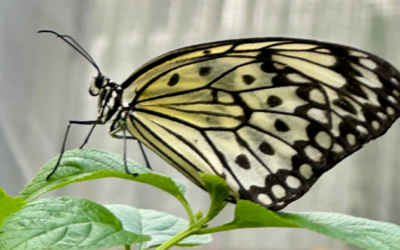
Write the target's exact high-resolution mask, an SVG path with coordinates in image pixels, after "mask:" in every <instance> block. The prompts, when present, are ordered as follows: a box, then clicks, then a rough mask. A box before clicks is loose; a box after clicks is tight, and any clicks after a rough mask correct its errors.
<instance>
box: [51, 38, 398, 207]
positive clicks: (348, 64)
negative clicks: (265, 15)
mask: <svg viewBox="0 0 400 250" xmlns="http://www.w3.org/2000/svg"><path fill="white" fill-rule="evenodd" d="M44 32H52V31H44ZM52 33H54V34H56V35H58V36H59V37H61V38H63V39H64V40H65V41H67V42H69V43H70V41H73V40H72V39H71V38H70V37H68V36H60V35H59V34H57V33H55V32H52ZM67 39H68V40H67ZM73 42H74V44H71V43H70V44H71V45H72V46H74V45H75V46H74V47H75V48H76V49H77V50H78V51H79V52H80V53H81V54H83V55H84V56H85V57H86V58H87V59H88V60H89V61H90V62H91V63H92V64H93V65H94V66H95V67H96V69H98V67H97V65H96V64H95V63H94V61H93V59H92V58H91V57H90V56H89V55H88V54H87V53H86V52H85V51H84V50H83V49H82V48H81V47H80V46H79V45H77V44H76V43H75V41H73ZM76 46H78V47H79V49H78V48H77V47H76ZM98 72H99V74H98V76H97V77H96V78H95V79H94V81H93V83H92V85H91V87H90V93H91V95H93V96H97V95H98V96H99V102H98V108H99V114H98V120H97V121H92V122H86V124H87V123H90V124H105V123H107V122H108V123H110V131H109V133H110V134H111V135H112V136H114V137H119V138H121V136H118V135H117V133H120V132H125V131H128V132H129V133H130V134H131V135H132V137H129V138H136V139H138V140H139V141H140V142H142V143H144V144H145V145H146V146H147V147H149V148H150V149H152V150H153V151H154V152H156V153H157V154H159V155H160V156H161V157H163V158H164V159H165V160H166V161H167V162H169V163H170V164H171V165H172V166H174V167H175V168H177V169H178V170H179V171H180V172H182V173H183V174H184V175H186V176H187V177H188V178H189V179H191V180H192V181H193V182H194V183H196V184H197V185H198V186H200V187H202V186H203V185H202V182H201V178H200V176H199V174H198V172H204V173H207V174H214V175H218V176H221V177H222V178H224V179H225V180H226V182H227V183H228V186H229V189H230V192H231V197H230V201H232V202H235V201H236V200H238V199H246V200H251V201H253V202H256V203H259V204H261V205H263V206H265V207H267V208H269V209H271V210H280V209H282V208H284V207H285V206H286V205H288V204H289V203H290V202H292V201H294V200H296V199H298V198H300V197H301V196H302V195H303V194H304V193H306V192H307V191H308V190H309V189H310V187H311V186H312V185H313V184H314V183H315V182H316V181H317V179H318V178H319V177H320V176H321V175H322V174H323V173H325V172H326V171H328V170H329V169H331V168H332V167H333V166H335V165H336V164H337V163H338V162H340V161H341V160H343V159H344V158H345V157H347V156H349V155H350V154H352V153H353V152H355V151H356V150H358V149H360V147H361V146H362V145H364V144H365V143H367V142H368V141H370V140H371V139H374V138H377V137H378V136H380V135H382V134H383V133H385V132H386V130H387V129H388V128H389V127H390V126H391V124H392V123H393V122H394V121H395V120H396V119H397V118H398V116H399V113H400V104H399V101H400V92H399V91H400V73H399V72H398V71H397V70H396V69H395V68H394V67H393V66H392V65H390V64H389V63H388V62H386V61H384V60H382V59H380V58H379V57H377V56H375V55H372V54H370V53H367V52H364V51H360V50H358V49H355V48H350V47H347V46H342V45H337V44H331V43H325V42H319V41H312V40H302V39H293V38H254V39H237V40H228V41H220V42H214V43H207V44H201V45H195V46H190V47H186V48H183V49H178V50H175V51H172V52H170V53H167V54H165V55H162V56H160V57H158V58H156V59H154V60H152V61H150V62H149V63H147V64H145V65H144V66H142V67H141V68H139V69H138V70H137V71H136V72H134V73H133V74H132V75H131V76H130V77H128V79H127V80H126V81H124V82H123V83H122V84H121V85H118V84H116V83H114V82H113V81H112V80H110V79H109V78H107V77H105V76H103V75H102V74H101V73H100V71H99V70H98ZM72 123H81V124H82V123H85V122H72Z"/></svg>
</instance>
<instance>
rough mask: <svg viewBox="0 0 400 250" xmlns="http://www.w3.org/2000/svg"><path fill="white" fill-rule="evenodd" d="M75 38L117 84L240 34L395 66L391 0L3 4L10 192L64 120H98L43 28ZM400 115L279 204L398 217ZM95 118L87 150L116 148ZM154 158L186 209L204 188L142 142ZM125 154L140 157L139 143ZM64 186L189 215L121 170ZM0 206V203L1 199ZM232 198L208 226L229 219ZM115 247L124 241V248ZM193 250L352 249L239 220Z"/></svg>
mask: <svg viewBox="0 0 400 250" xmlns="http://www.w3.org/2000/svg"><path fill="white" fill-rule="evenodd" d="M40 29H52V30H55V31H57V32H59V33H61V34H68V35H71V36H73V37H74V38H75V39H76V40H77V41H78V42H79V43H80V44H81V45H82V46H83V47H84V48H85V49H86V50H87V51H88V52H89V53H90V54H91V55H92V57H93V58H94V59H95V60H96V62H97V64H98V65H99V66H100V68H101V70H102V72H103V73H104V74H105V75H106V76H108V77H110V78H112V79H113V80H115V81H116V82H122V81H123V80H125V78H127V77H128V76H129V75H130V74H131V73H132V72H133V71H134V70H135V69H136V68H138V67H139V66H140V65H142V64H143V63H145V62H146V61H148V60H150V59H152V58H154V57H156V56H158V55H160V54H162V53H165V52H168V51H170V50H173V49H176V48H179V47H183V46H188V45H193V44H197V43H203V42H211V41H216V40H223V39H234V38H244V37H265V36H269V37H277V36H285V37H298V38H308V39H316V40H325V41H330V42H335V43H341V44H345V45H350V46H354V47H358V48H361V49H364V50H367V51H370V52H373V53H375V54H377V55H379V56H381V57H383V58H385V59H387V60H388V61H389V62H391V63H392V64H393V65H394V66H396V67H397V68H400V49H399V47H400V1H399V0H365V1H360V0H335V1H332V0H329V1H328V0H291V1H289V0H280V1H277V0H192V1H184V0H147V1H139V0H137V1H133V0H119V1H100V0H98V1H78V0H60V1H50V0H41V1H39V0H31V1H16V0H2V1H0V79H1V80H0V164H1V165H0V186H2V187H3V188H4V189H5V191H6V192H7V193H9V194H10V195H13V196H15V195H18V192H19V191H20V190H21V189H22V188H23V187H24V185H25V184H26V183H27V182H28V181H29V180H30V179H32V178H33V177H34V175H35V173H36V172H37V171H38V170H39V168H40V167H41V166H43V165H44V164H45V163H46V162H47V161H49V160H50V159H51V158H52V157H55V156H56V155H57V154H58V153H59V150H60V148H61V144H62V140H63V136H64V132H65V129H66V126H67V124H68V120H95V119H96V115H97V108H96V105H97V99H96V98H93V97H91V96H90V95H89V94H88V88H89V82H90V81H91V79H92V77H93V76H95V75H96V71H95V70H94V68H93V67H92V66H91V65H90V64H89V63H88V62H87V61H85V60H84V59H83V57H82V56H80V55H79V54H78V53H76V52H75V51H74V50H73V49H71V48H70V47H69V46H68V45H66V44H65V43H63V42H62V41H61V40H60V39H56V38H55V36H53V35H50V34H38V33H37V31H38V30H40ZM89 129H90V128H89V126H72V129H71V131H70V136H69V138H68V143H67V149H73V148H77V147H79V146H80V144H81V143H82V142H83V140H84V138H85V136H86V135H87V133H88V131H89ZM399 129H400V123H399V122H397V123H395V124H394V125H393V127H392V128H391V129H390V130H389V131H388V132H387V133H386V134H385V135H384V136H383V137H381V138H380V139H378V140H375V141H373V142H371V143H369V144H368V145H367V146H366V147H365V148H363V149H362V150H361V151H359V152H357V153H355V154H354V155H352V156H351V157H349V158H347V159H346V160H344V161H343V162H341V163H340V164H339V165H337V166H336V167H335V168H334V169H332V170H331V171H329V172H328V173H326V174H325V175H324V176H323V177H322V178H321V179H320V180H319V181H318V182H317V183H316V185H315V186H314V187H313V188H312V189H311V190H310V191H309V192H308V193H307V194H306V195H305V196H304V197H303V198H301V199H300V200H298V201H296V202H294V203H292V204H291V205H289V206H288V207H287V208H286V209H285V211H304V212H306V211H322V212H336V213H346V214H350V215H354V216H359V217H365V218H369V219H374V220H381V221H387V222H392V223H396V224H400V214H399V212H398V211H400V194H399V190H400V166H399V163H400V154H399V150H400V130H399ZM107 130H108V128H107V126H98V127H97V128H96V130H95V132H94V133H93V135H92V137H91V140H90V142H89V144H88V145H87V147H91V148H96V149H102V150H108V151H113V152H116V153H121V154H122V146H123V145H122V144H123V142H122V140H116V139H112V138H111V137H110V136H109V135H108V134H107ZM148 156H149V158H150V161H151V165H152V167H153V168H154V169H155V171H157V172H161V173H164V174H166V175H168V176H171V177H173V178H175V179H178V180H179V181H181V182H183V183H185V184H186V185H187V186H188V187H189V190H188V192H187V198H188V200H189V202H190V204H191V205H192V207H193V209H194V210H197V209H198V208H201V209H202V210H203V211H206V209H207V207H208V195H207V193H205V192H204V191H202V190H200V189H199V188H198V187H197V186H195V185H194V184H192V183H190V182H189V181H188V180H187V179H186V178H185V177H184V176H182V175H181V174H180V173H179V172H177V171H176V170H175V169H174V168H172V167H171V166H169V165H168V164H167V163H165V162H164V161H163V160H162V159H161V158H160V157H158V156H157V155H155V154H153V153H152V152H150V150H148ZM128 157H129V158H130V159H133V160H135V161H137V162H140V163H144V160H143V157H142V155H141V153H140V151H139V149H138V146H137V143H136V142H135V141H130V142H129V143H128ZM56 195H60V196H61V195H69V196H79V197H85V198H89V199H92V200H94V201H96V202H99V203H102V204H127V205H132V206H136V207H139V208H146V209H155V210H161V211H164V212H167V213H172V214H175V215H178V216H181V217H183V218H185V215H186V214H185V212H184V210H183V208H181V206H180V204H179V203H178V202H177V201H176V200H175V199H174V198H173V197H171V196H169V195H168V194H166V193H163V192H162V191H159V190H156V189H155V188H152V187H150V186H146V185H143V184H138V183H133V182H131V181H125V180H120V179H102V180H96V181H89V182H83V183H77V184H72V185H69V186H67V187H65V188H62V189H59V190H57V191H53V192H52V193H50V194H49V195H48V196H56ZM0 206H1V204H0ZM233 209H234V206H233V205H228V206H227V208H226V209H225V210H224V211H223V212H222V213H221V215H220V216H219V217H218V218H217V220H216V223H223V222H228V221H229V220H230V219H232V217H233ZM121 249H122V248H121ZM195 249H199V250H200V249H209V250H214V249H215V250H217V249H221V250H222V249H235V250H239V249H251V250H252V249H268V250H269V249H271V250H302V249H311V250H328V249H335V250H336V249H358V248H356V247H352V246H349V245H346V244H343V243H341V242H339V241H337V240H332V239H329V238H327V237H325V236H322V235H318V234H316V233H313V232H309V231H306V230H302V229H279V228H278V229H276V228H271V229H266V228H263V229H243V230H237V231H231V232H223V233H218V234H215V235H214V241H213V242H212V243H210V244H208V245H204V246H199V247H196V248H195Z"/></svg>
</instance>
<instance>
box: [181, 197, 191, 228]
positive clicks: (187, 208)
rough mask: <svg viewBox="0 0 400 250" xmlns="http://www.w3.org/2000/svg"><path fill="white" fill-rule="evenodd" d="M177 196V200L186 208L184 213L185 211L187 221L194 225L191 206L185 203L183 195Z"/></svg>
mask: <svg viewBox="0 0 400 250" xmlns="http://www.w3.org/2000/svg"><path fill="white" fill-rule="evenodd" d="M177 198H178V200H179V202H180V203H181V204H182V205H183V207H184V208H185V210H186V213H187V215H188V217H189V222H190V224H189V225H191V226H192V225H194V223H195V222H196V220H195V218H194V215H193V211H192V208H191V207H190V206H189V204H188V203H187V201H186V199H185V198H184V197H183V198H181V197H177Z"/></svg>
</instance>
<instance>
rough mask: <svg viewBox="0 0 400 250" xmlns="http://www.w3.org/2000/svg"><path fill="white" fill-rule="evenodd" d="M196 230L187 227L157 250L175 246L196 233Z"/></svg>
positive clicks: (165, 249)
mask: <svg viewBox="0 0 400 250" xmlns="http://www.w3.org/2000/svg"><path fill="white" fill-rule="evenodd" d="M197 230H198V229H195V228H194V227H188V228H187V229H185V230H184V231H182V232H180V233H178V234H177V235H175V236H173V237H172V238H171V239H169V240H167V241H166V242H164V243H163V244H162V245H161V246H159V247H158V248H157V250H167V249H170V248H171V247H173V246H175V245H176V244H177V243H179V242H180V241H181V240H183V239H185V238H186V237H188V236H189V235H191V234H193V233H194V232H196V231H197Z"/></svg>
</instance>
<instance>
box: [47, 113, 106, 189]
mask: <svg viewBox="0 0 400 250" xmlns="http://www.w3.org/2000/svg"><path fill="white" fill-rule="evenodd" d="M72 124H80V125H93V126H92V128H91V130H90V132H89V135H88V136H87V137H86V139H85V141H84V143H83V144H82V146H81V147H80V148H82V147H83V146H84V145H85V144H86V143H87V141H88V140H89V137H90V135H91V134H92V132H93V129H94V127H95V126H96V124H98V121H97V120H96V121H69V124H68V126H67V130H66V131H65V136H64V141H63V144H62V147H61V152H60V156H59V157H58V161H57V164H56V166H55V167H54V169H53V171H51V173H50V174H49V175H47V177H46V180H47V181H48V180H49V179H50V177H51V176H52V175H53V174H54V173H55V172H56V171H57V168H58V166H59V165H60V161H61V158H62V156H63V154H64V150H65V144H66V143H67V137H68V133H69V129H70V127H71V125H72Z"/></svg>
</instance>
